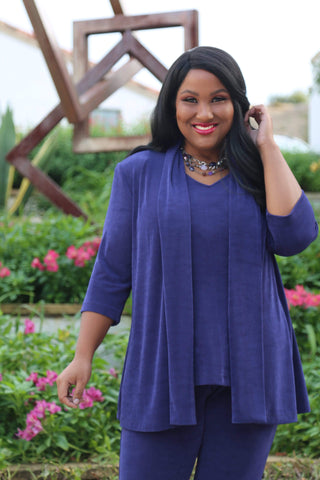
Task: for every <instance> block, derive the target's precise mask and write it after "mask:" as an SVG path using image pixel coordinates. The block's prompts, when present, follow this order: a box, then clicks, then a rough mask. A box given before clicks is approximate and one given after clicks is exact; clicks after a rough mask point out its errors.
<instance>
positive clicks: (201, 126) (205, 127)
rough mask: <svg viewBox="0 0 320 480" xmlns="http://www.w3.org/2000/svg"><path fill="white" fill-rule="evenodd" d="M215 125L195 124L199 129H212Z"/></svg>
mask: <svg viewBox="0 0 320 480" xmlns="http://www.w3.org/2000/svg"><path fill="white" fill-rule="evenodd" d="M213 126H214V125H208V126H203V125H195V128H197V129H198V130H210V129H211V128H212V127H213Z"/></svg>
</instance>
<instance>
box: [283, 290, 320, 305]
mask: <svg viewBox="0 0 320 480" xmlns="http://www.w3.org/2000/svg"><path fill="white" fill-rule="evenodd" d="M285 294H286V298H287V302H288V306H289V308H290V307H291V306H293V307H297V306H301V307H304V308H309V307H318V306H319V305H320V294H314V293H312V292H307V291H306V290H305V288H304V287H303V285H296V287H295V289H291V290H289V289H286V288H285Z"/></svg>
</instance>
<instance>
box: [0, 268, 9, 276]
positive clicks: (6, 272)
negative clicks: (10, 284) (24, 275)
mask: <svg viewBox="0 0 320 480" xmlns="http://www.w3.org/2000/svg"><path fill="white" fill-rule="evenodd" d="M10 275H11V272H10V270H9V268H7V267H2V268H1V269H0V277H1V278H4V277H10Z"/></svg>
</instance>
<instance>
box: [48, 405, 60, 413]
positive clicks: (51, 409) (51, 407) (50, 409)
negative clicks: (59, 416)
mask: <svg viewBox="0 0 320 480" xmlns="http://www.w3.org/2000/svg"><path fill="white" fill-rule="evenodd" d="M47 410H48V412H49V413H51V414H54V413H57V412H60V411H61V407H59V405H57V404H56V403H54V402H47Z"/></svg>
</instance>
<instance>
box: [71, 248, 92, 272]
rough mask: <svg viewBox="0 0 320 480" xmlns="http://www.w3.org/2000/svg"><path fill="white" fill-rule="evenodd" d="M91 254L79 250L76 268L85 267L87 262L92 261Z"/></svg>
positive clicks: (82, 249)
mask: <svg viewBox="0 0 320 480" xmlns="http://www.w3.org/2000/svg"><path fill="white" fill-rule="evenodd" d="M90 258H91V257H90V254H89V253H88V252H87V251H86V250H85V249H84V248H83V247H80V248H78V252H77V258H76V259H75V261H74V264H75V266H76V267H84V266H85V264H86V261H87V260H90Z"/></svg>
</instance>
